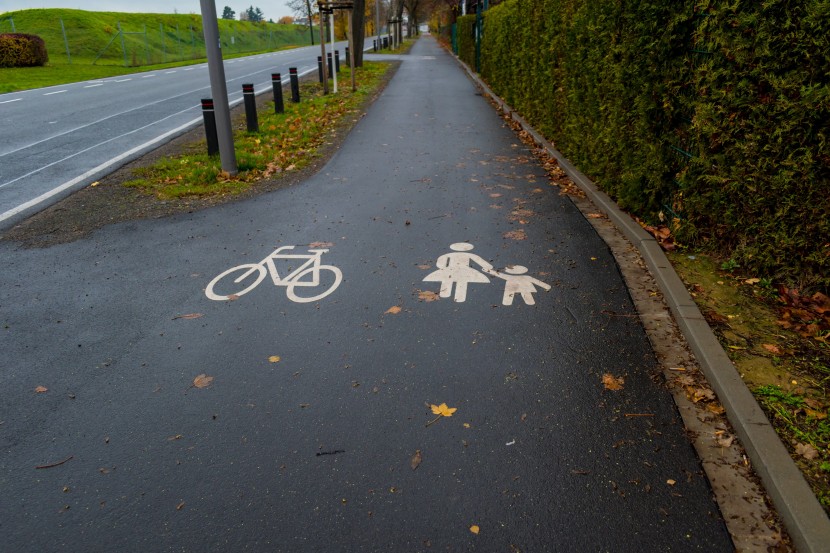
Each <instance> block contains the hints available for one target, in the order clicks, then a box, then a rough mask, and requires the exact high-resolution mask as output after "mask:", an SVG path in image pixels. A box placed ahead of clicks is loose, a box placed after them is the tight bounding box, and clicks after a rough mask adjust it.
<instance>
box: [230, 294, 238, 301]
mask: <svg viewBox="0 0 830 553" xmlns="http://www.w3.org/2000/svg"><path fill="white" fill-rule="evenodd" d="M238 299H239V296H237V295H236V294H231V295H230V296H228V301H236V300H238Z"/></svg>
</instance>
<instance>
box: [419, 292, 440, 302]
mask: <svg viewBox="0 0 830 553" xmlns="http://www.w3.org/2000/svg"><path fill="white" fill-rule="evenodd" d="M438 298H439V296H438V294H436V293H435V292H430V291H429V290H426V291H420V290H419V291H418V299H419V300H423V301H425V302H431V301H438Z"/></svg>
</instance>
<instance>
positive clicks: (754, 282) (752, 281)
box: [744, 278, 761, 284]
mask: <svg viewBox="0 0 830 553" xmlns="http://www.w3.org/2000/svg"><path fill="white" fill-rule="evenodd" d="M759 282H761V279H760V278H748V279H746V280H745V281H744V284H758V283H759Z"/></svg>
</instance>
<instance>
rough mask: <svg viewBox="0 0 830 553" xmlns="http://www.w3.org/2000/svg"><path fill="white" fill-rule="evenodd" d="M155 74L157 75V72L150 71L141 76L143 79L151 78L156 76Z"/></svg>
mask: <svg viewBox="0 0 830 553" xmlns="http://www.w3.org/2000/svg"><path fill="white" fill-rule="evenodd" d="M155 76H156V74H155V73H150V74H149V75H144V76H142V77H141V78H142V79H149V78H150V77H155Z"/></svg>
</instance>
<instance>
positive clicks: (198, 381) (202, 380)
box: [193, 373, 213, 388]
mask: <svg viewBox="0 0 830 553" xmlns="http://www.w3.org/2000/svg"><path fill="white" fill-rule="evenodd" d="M211 382H213V377H212V376H208V375H206V374H204V373H203V374H200V375H199V376H197V377H196V378H194V379H193V386H195V387H196V388H207V387H208V386H210V383H211Z"/></svg>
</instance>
